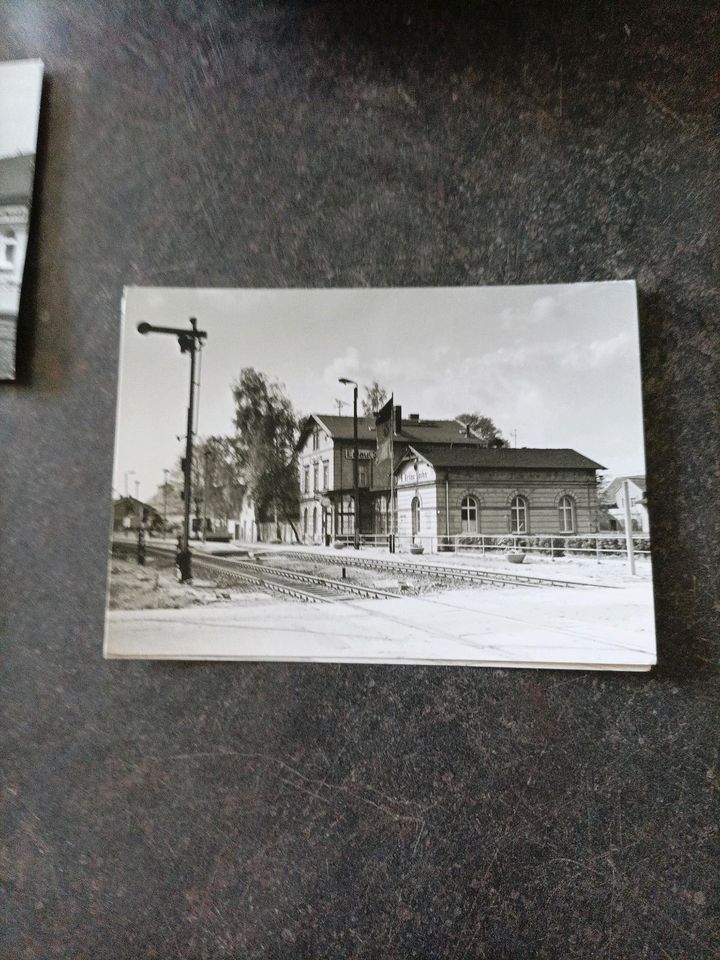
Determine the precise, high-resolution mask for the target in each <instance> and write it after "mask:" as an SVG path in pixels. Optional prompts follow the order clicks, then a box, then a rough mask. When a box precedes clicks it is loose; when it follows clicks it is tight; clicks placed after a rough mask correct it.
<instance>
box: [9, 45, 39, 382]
mask: <svg viewBox="0 0 720 960" xmlns="http://www.w3.org/2000/svg"><path fill="white" fill-rule="evenodd" d="M42 77H43V65H42V62H41V61H40V60H18V61H15V62H9V63H0V380H14V379H15V344H16V340H17V323H18V313H19V309H20V291H21V289H22V279H23V271H24V269H25V251H26V249H27V243H28V230H29V224H30V206H31V202H32V192H33V180H34V176H35V151H36V148H37V134H38V120H39V116H40V94H41V89H42Z"/></svg>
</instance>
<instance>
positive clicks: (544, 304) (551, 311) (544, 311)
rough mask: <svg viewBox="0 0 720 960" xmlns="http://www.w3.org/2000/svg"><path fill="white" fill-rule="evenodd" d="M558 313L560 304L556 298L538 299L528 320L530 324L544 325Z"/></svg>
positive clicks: (545, 297)
mask: <svg viewBox="0 0 720 960" xmlns="http://www.w3.org/2000/svg"><path fill="white" fill-rule="evenodd" d="M557 313H558V304H557V300H556V299H555V297H550V296H547V295H546V296H544V297H538V298H537V300H535V301H534V302H533V305H532V306H531V307H530V313H529V314H528V320H529V321H530V323H543V322H544V321H546V320H549V319H550V318H551V317H553V316H556V315H557Z"/></svg>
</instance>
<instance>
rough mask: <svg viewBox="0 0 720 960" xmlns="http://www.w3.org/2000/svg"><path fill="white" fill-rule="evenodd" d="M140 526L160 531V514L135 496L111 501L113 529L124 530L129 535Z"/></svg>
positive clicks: (118, 531) (116, 530)
mask: <svg viewBox="0 0 720 960" xmlns="http://www.w3.org/2000/svg"><path fill="white" fill-rule="evenodd" d="M140 528H142V529H145V530H153V531H160V530H161V529H162V514H161V513H160V512H159V511H158V510H156V509H155V508H154V507H153V506H152V505H151V504H149V503H143V501H142V500H138V499H137V497H119V498H118V499H117V500H115V501H113V531H115V532H117V533H120V532H122V531H124V532H125V533H127V534H128V535H129V534H130V533H132V532H134V531H135V532H136V531H137V530H139V529H140Z"/></svg>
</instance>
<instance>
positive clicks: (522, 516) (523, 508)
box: [510, 494, 528, 533]
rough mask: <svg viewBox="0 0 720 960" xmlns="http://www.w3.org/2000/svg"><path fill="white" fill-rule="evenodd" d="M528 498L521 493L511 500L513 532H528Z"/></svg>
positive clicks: (511, 525) (511, 528)
mask: <svg viewBox="0 0 720 960" xmlns="http://www.w3.org/2000/svg"><path fill="white" fill-rule="evenodd" d="M527 518H528V509H527V500H526V499H525V497H521V496H520V495H519V494H517V495H516V496H514V497H513V498H512V500H511V501H510V530H511V532H512V533H527V532H528V522H527Z"/></svg>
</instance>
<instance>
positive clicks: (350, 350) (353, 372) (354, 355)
mask: <svg viewBox="0 0 720 960" xmlns="http://www.w3.org/2000/svg"><path fill="white" fill-rule="evenodd" d="M340 377H348V379H350V380H358V381H359V377H360V356H359V354H358V351H357V347H347V349H346V350H345V353H343V354H341V355H340V356H339V357H333V359H332V360H331V361H330V363H329V364H328V365H327V366H326V367H325V369H324V370H323V372H322V378H323V380H324V382H325V383H326V384H327V385H328V386H329V387H336V386H339V385H338V380H339V379H340Z"/></svg>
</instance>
